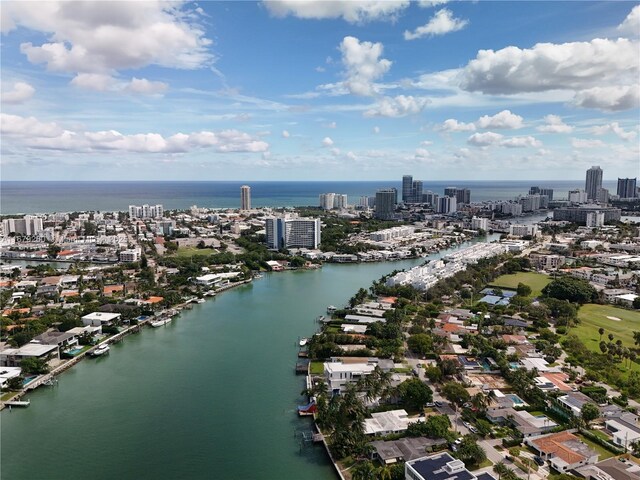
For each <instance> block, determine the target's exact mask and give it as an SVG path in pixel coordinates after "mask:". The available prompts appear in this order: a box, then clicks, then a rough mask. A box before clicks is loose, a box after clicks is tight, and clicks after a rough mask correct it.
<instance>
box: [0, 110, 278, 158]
mask: <svg viewBox="0 0 640 480" xmlns="http://www.w3.org/2000/svg"><path fill="white" fill-rule="evenodd" d="M0 126H1V132H2V134H3V135H5V136H6V137H5V140H7V139H8V141H11V142H14V143H17V144H18V145H22V146H25V147H28V148H33V149H46V150H61V151H69V152H97V151H121V152H130V153H131V152H133V153H184V152H189V151H193V150H196V149H200V148H213V149H214V150H216V151H218V152H265V151H267V150H268V149H269V144H268V143H266V142H264V141H262V140H258V139H256V138H254V137H252V136H251V135H249V134H248V133H246V132H241V131H238V130H222V131H220V132H209V131H201V132H194V133H190V134H184V133H176V134H174V135H172V136H170V137H164V136H162V135H160V134H159V133H137V134H130V135H125V134H122V133H120V132H118V131H116V130H104V131H97V132H91V131H77V132H74V131H71V130H65V129H63V128H62V127H60V126H59V125H57V124H56V123H47V122H41V121H39V120H38V119H36V118H34V117H27V118H25V117H20V116H17V115H8V114H4V113H3V114H0Z"/></svg>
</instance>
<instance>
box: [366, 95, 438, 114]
mask: <svg viewBox="0 0 640 480" xmlns="http://www.w3.org/2000/svg"><path fill="white" fill-rule="evenodd" d="M430 102H431V100H429V99H428V98H426V97H413V96H411V95H408V96H405V95H398V96H397V97H382V98H381V99H380V100H378V102H377V103H376V105H375V106H374V107H373V108H371V109H369V110H367V111H365V112H364V116H365V117H392V118H397V117H405V116H407V115H415V114H417V113H420V112H421V111H422V110H424V109H425V107H426V106H427V105H428V104H429V103H430Z"/></svg>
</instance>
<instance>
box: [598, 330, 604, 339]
mask: <svg viewBox="0 0 640 480" xmlns="http://www.w3.org/2000/svg"><path fill="white" fill-rule="evenodd" d="M598 333H599V334H600V341H602V335H604V328H602V327H600V328H599V329H598Z"/></svg>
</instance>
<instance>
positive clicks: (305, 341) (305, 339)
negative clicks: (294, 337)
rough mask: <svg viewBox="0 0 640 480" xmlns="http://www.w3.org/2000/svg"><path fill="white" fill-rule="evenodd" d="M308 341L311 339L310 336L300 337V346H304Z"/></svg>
mask: <svg viewBox="0 0 640 480" xmlns="http://www.w3.org/2000/svg"><path fill="white" fill-rule="evenodd" d="M308 341H309V339H308V338H301V339H300V346H301V347H304V346H305V345H306V344H307V342H308Z"/></svg>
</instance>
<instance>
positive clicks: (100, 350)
mask: <svg viewBox="0 0 640 480" xmlns="http://www.w3.org/2000/svg"><path fill="white" fill-rule="evenodd" d="M107 353H109V345H108V344H106V343H103V344H102V345H98V347H97V348H96V349H95V350H94V351H93V352H91V353H90V355H91V356H92V357H100V356H101V355H105V354H107Z"/></svg>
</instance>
